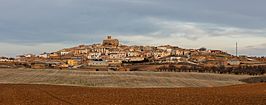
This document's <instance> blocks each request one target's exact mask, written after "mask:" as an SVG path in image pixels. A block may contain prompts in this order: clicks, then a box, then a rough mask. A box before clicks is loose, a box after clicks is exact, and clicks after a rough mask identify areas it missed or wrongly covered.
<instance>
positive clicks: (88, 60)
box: [0, 36, 266, 71]
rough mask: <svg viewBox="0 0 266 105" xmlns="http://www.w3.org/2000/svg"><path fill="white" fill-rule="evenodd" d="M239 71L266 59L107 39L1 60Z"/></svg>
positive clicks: (47, 65) (8, 64)
mask: <svg viewBox="0 0 266 105" xmlns="http://www.w3.org/2000/svg"><path fill="white" fill-rule="evenodd" d="M168 64H174V65H176V66H177V67H180V66H201V67H217V66H223V67H236V66H237V67H238V66H241V65H244V66H257V65H266V59H265V58H264V57H247V56H234V55H231V54H228V53H226V52H223V51H221V50H208V49H206V48H200V49H184V48H179V47H177V46H171V45H163V46H127V45H123V44H121V43H120V42H119V40H118V39H113V38H112V37H111V36H107V38H106V39H104V40H103V41H102V43H100V44H93V45H79V46H76V47H73V48H65V49H62V50H59V51H56V52H51V53H42V54H39V55H34V54H24V55H18V56H17V57H16V58H7V57H1V58H0V68H1V67H2V68H32V69H84V70H90V71H109V70H112V71H137V70H158V68H160V67H161V66H162V65H168Z"/></svg>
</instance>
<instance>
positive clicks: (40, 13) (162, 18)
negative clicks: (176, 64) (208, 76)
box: [0, 0, 266, 56]
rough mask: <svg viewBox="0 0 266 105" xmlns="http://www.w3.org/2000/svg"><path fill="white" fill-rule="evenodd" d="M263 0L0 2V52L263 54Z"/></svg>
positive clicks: (265, 23)
mask: <svg viewBox="0 0 266 105" xmlns="http://www.w3.org/2000/svg"><path fill="white" fill-rule="evenodd" d="M265 4H266V1H265V0H0V37H1V39H0V56H15V55H17V54H23V53H35V54H38V53H42V52H51V51H56V50H59V49H62V48H66V47H72V46H76V45H79V44H92V43H99V42H101V40H102V39H103V38H105V36H106V35H109V34H111V35H112V36H113V37H115V38H118V39H120V41H122V43H123V44H129V45H135V44H136V45H142V44H144V45H161V44H171V45H175V46H180V47H183V48H200V47H206V48H209V49H221V50H224V51H227V52H229V53H233V52H234V45H235V42H236V41H237V42H238V43H239V50H240V53H241V54H247V55H252V56H266V13H265V12H266V6H265Z"/></svg>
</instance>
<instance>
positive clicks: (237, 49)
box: [236, 42, 238, 56]
mask: <svg viewBox="0 0 266 105" xmlns="http://www.w3.org/2000/svg"><path fill="white" fill-rule="evenodd" d="M236 56H238V46H237V42H236Z"/></svg>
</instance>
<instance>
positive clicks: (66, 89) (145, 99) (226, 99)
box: [0, 83, 266, 105]
mask: <svg viewBox="0 0 266 105" xmlns="http://www.w3.org/2000/svg"><path fill="white" fill-rule="evenodd" d="M265 87H266V84H265V83H264V84H263V83H260V84H242V85H235V86H226V87H194V88H193V87H190V88H93V87H75V86H55V85H21V84H1V85H0V90H1V91H0V105H265V103H266V88H265Z"/></svg>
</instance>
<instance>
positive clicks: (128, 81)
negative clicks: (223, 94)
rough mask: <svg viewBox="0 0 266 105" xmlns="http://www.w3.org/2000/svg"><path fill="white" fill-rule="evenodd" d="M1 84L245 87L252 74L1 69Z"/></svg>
mask: <svg viewBox="0 0 266 105" xmlns="http://www.w3.org/2000/svg"><path fill="white" fill-rule="evenodd" d="M0 74H1V75H0V83H11V84H53V85H72V86H88V87H120V88H147V87H215V86H228V85H235V84H243V82H241V81H239V80H240V79H245V78H249V77H251V76H248V75H229V74H210V73H176V72H147V71H146V72H145V71H143V72H91V71H80V70H30V69H21V70H18V69H0Z"/></svg>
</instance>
